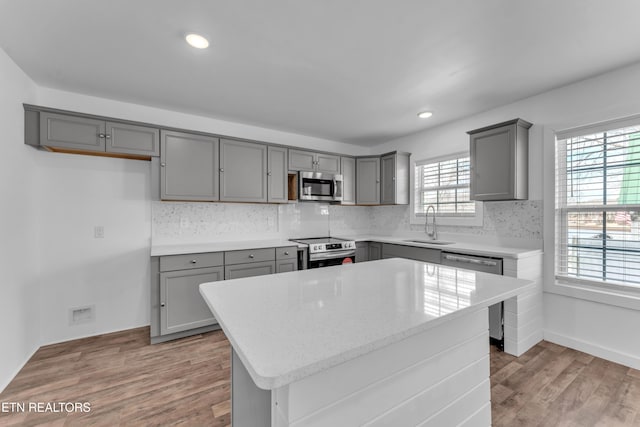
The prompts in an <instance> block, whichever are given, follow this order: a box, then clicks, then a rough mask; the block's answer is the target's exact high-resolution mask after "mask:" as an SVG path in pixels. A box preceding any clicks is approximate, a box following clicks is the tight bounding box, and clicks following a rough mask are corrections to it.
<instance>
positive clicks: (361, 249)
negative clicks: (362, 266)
mask: <svg viewBox="0 0 640 427" xmlns="http://www.w3.org/2000/svg"><path fill="white" fill-rule="evenodd" d="M366 261H369V242H356V262H366Z"/></svg>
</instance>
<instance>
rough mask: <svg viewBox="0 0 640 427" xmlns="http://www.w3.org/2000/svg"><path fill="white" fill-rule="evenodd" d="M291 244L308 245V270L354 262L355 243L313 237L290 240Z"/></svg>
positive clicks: (332, 238) (333, 238) (331, 238)
mask: <svg viewBox="0 0 640 427" xmlns="http://www.w3.org/2000/svg"><path fill="white" fill-rule="evenodd" d="M290 240H291V241H292V242H297V243H302V244H305V245H308V247H309V250H308V256H307V266H308V268H319V267H329V266H331V265H340V264H349V263H352V262H356V242H354V241H353V240H345V239H337V238H335V237H313V238H306V239H290Z"/></svg>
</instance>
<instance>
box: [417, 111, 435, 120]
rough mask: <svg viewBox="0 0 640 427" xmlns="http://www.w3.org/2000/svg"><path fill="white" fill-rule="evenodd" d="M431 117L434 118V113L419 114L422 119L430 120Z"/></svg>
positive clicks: (424, 112)
mask: <svg viewBox="0 0 640 427" xmlns="http://www.w3.org/2000/svg"><path fill="white" fill-rule="evenodd" d="M431 116H433V113H432V112H431V111H423V112H421V113H418V117H420V118H421V119H428V118H429V117H431Z"/></svg>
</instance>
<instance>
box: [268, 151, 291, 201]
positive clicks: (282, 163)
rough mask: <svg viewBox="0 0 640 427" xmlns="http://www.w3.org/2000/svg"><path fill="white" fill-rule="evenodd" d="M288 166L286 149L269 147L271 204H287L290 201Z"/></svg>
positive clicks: (269, 191) (269, 197)
mask: <svg viewBox="0 0 640 427" xmlns="http://www.w3.org/2000/svg"><path fill="white" fill-rule="evenodd" d="M287 175H288V164H287V149H286V148H284V147H273V146H268V147H267V201H269V202H270V203H287V202H288V201H289V199H288V190H289V184H288V179H287Z"/></svg>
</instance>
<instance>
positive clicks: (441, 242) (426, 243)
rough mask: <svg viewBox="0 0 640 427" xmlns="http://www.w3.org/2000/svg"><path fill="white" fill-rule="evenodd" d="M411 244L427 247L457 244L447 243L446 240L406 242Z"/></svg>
mask: <svg viewBox="0 0 640 427" xmlns="http://www.w3.org/2000/svg"><path fill="white" fill-rule="evenodd" d="M405 242H409V243H423V244H425V245H453V244H454V243H455V242H445V241H444V240H405Z"/></svg>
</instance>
